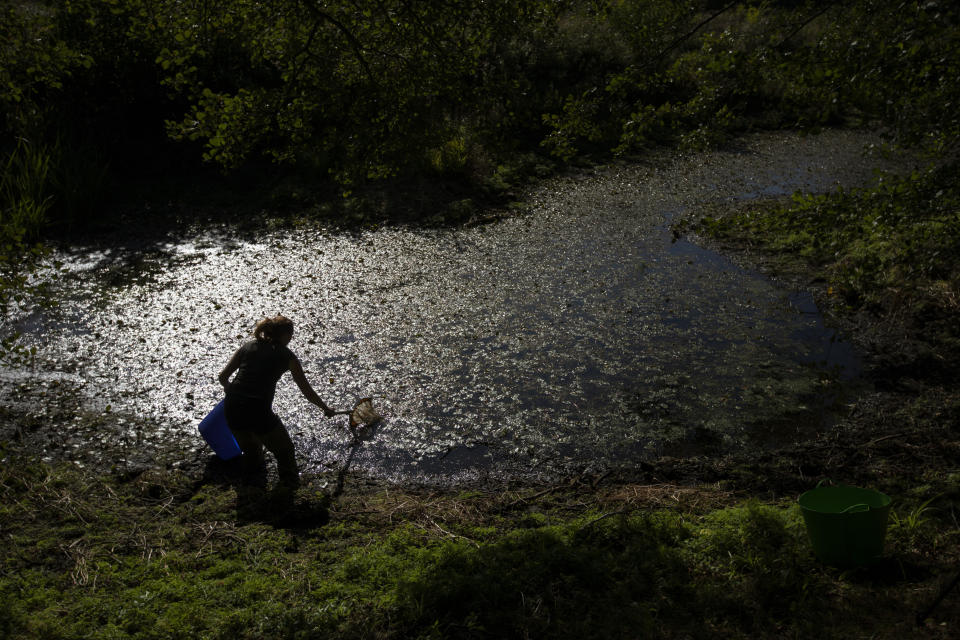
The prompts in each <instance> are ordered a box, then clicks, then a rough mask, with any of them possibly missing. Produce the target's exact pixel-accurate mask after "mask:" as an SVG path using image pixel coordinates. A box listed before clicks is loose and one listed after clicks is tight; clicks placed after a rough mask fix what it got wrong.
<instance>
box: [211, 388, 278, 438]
mask: <svg viewBox="0 0 960 640" xmlns="http://www.w3.org/2000/svg"><path fill="white" fill-rule="evenodd" d="M223 409H224V413H225V414H226V416H227V425H228V426H229V427H230V429H231V430H232V431H252V432H253V433H267V432H268V431H271V430H273V429H275V428H277V427H280V428H281V429H282V428H283V422H282V421H281V420H280V418H279V417H278V416H277V414H275V413H274V412H273V407H272V406H271V403H270V402H267V401H264V400H260V399H258V398H247V397H245V396H232V395H229V394H227V400H226V402H225V403H224V405H223Z"/></svg>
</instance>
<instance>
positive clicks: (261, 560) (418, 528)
mask: <svg viewBox="0 0 960 640" xmlns="http://www.w3.org/2000/svg"><path fill="white" fill-rule="evenodd" d="M925 491H928V492H933V491H936V492H937V493H936V494H933V495H931V496H930V497H934V501H933V504H935V505H938V508H936V509H934V508H932V506H931V503H929V502H928V503H926V504H923V505H922V506H920V507H918V510H917V511H914V512H912V513H923V515H924V518H923V523H922V524H923V526H922V527H920V526H919V525H918V526H901V524H899V523H897V524H896V525H895V526H892V527H891V528H890V537H891V539H890V540H889V544H888V547H889V548H890V549H894V550H896V551H895V554H896V556H895V557H892V558H890V560H889V562H884V563H883V565H882V566H880V567H874V568H870V569H862V570H859V571H853V572H841V571H839V570H836V569H831V568H829V567H825V566H823V565H821V564H820V563H819V562H818V561H817V560H816V559H815V557H814V556H813V555H812V552H811V550H810V548H809V544H808V542H807V540H806V534H805V529H804V527H803V523H802V519H801V517H800V513H799V510H798V508H797V506H796V504H795V501H794V500H792V499H783V500H778V501H774V502H768V503H764V502H760V501H758V500H756V499H745V498H736V497H734V496H733V494H731V493H730V492H727V491H723V490H720V489H718V488H717V487H715V486H714V487H696V486H687V487H680V486H668V485H645V486H641V485H624V484H617V485H611V486H609V487H607V488H598V489H594V488H592V487H590V486H589V485H588V484H583V485H575V486H571V487H565V488H563V489H558V490H556V491H552V492H549V493H544V492H542V491H534V490H532V489H531V490H527V491H520V492H504V493H492V492H489V491H470V492H459V493H455V492H449V493H443V492H432V493H426V492H418V491H414V490H400V489H398V488H395V487H394V488H387V487H384V488H381V489H374V490H369V491H366V492H363V493H358V494H350V492H347V493H345V494H343V495H341V496H339V497H338V498H337V499H336V500H335V501H333V502H330V501H329V499H328V498H327V497H326V496H324V495H322V494H321V493H318V492H315V491H313V490H312V489H309V488H307V489H301V490H300V491H299V493H298V495H297V496H296V502H295V503H294V507H293V510H292V511H282V510H281V511H280V512H278V511H276V510H275V507H274V506H273V505H275V501H274V500H271V495H270V494H269V493H267V494H261V493H258V492H257V491H256V490H250V492H249V493H248V492H247V491H246V490H245V489H242V488H241V489H240V493H238V490H237V488H235V487H233V486H231V485H229V484H225V483H221V482H217V481H215V480H213V479H208V480H202V479H197V478H191V477H188V476H186V475H184V474H180V473H174V472H169V473H168V472H162V473H161V472H148V473H145V474H142V475H140V476H138V477H136V478H133V479H124V478H121V477H118V476H97V475H92V474H90V473H87V472H84V471H81V470H78V469H75V468H73V467H71V466H49V465H45V464H40V463H36V462H31V461H24V460H16V459H11V458H8V459H7V460H6V461H5V465H4V467H3V471H2V472H0V523H2V532H0V533H2V536H3V538H4V546H3V548H2V551H0V566H2V574H0V596H2V597H0V602H2V605H0V607H2V608H0V613H2V615H0V625H2V626H0V631H2V632H3V634H4V637H9V638H151V639H152V638H174V637H176V638H181V637H197V638H418V637H422V638H526V637H551V638H637V637H650V638H673V637H693V638H710V637H751V638H753V637H771V638H772V637H784V636H785V635H786V636H788V637H794V636H796V637H838V638H839V637H857V636H859V635H860V632H861V631H862V629H863V625H864V624H867V625H868V626H869V628H871V629H874V631H875V632H876V633H877V634H878V635H877V636H876V637H890V638H893V637H897V638H903V637H911V635H912V634H913V628H912V626H911V623H912V618H911V617H910V616H911V615H912V614H914V613H915V611H916V610H920V609H921V608H922V605H923V604H924V603H925V602H927V601H929V600H931V599H932V597H933V593H934V590H935V587H936V581H935V579H934V575H935V574H934V573H933V568H935V567H940V570H941V571H944V570H945V569H946V566H948V565H949V563H951V562H955V561H956V556H957V552H956V547H955V546H954V547H953V551H952V552H945V549H947V548H949V545H950V544H954V545H955V542H956V532H955V530H954V529H953V526H952V523H951V522H950V521H949V518H948V517H947V512H946V511H945V508H949V509H952V508H953V506H954V505H955V504H956V498H957V496H956V495H955V494H950V495H948V494H947V493H945V492H944V490H943V487H932V486H930V487H927V488H926V489H925ZM910 499H914V498H913V497H911V498H910ZM908 538H909V540H908ZM921 539H922V540H921ZM906 545H909V546H910V549H909V550H907V549H906ZM924 549H927V551H925V550H924ZM927 553H929V554H930V555H929V556H927V555H924V554H927ZM904 566H907V567H920V566H926V567H928V568H927V569H926V570H924V571H923V572H921V573H922V575H906V574H904V573H903V571H902V567H904ZM897 567H900V569H898V568H897ZM913 573H914V574H917V570H916V569H915V570H914V571H913ZM866 602H871V603H873V604H871V605H870V611H869V612H865V611H860V610H858V608H857V607H858V606H859V605H860V604H862V603H866ZM950 606H951V605H950V603H949V601H948V603H947V604H946V605H944V610H943V611H942V612H941V613H945V612H946V613H947V614H948V615H947V619H950V620H952V621H954V622H956V621H957V617H956V609H957V605H956V603H954V604H953V605H952V606H953V609H952V611H953V613H952V614H949V612H950V611H951V609H950ZM949 615H953V617H952V618H950V617H949ZM865 616H867V617H871V618H876V619H871V620H868V621H867V622H866V623H865V621H864V617H865ZM881 622H882V623H883V624H880V623H881ZM883 625H887V626H888V627H889V629H888V630H886V631H885V630H884V629H883ZM916 637H923V636H920V635H917V636H916Z"/></svg>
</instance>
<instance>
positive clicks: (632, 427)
mask: <svg viewBox="0 0 960 640" xmlns="http://www.w3.org/2000/svg"><path fill="white" fill-rule="evenodd" d="M877 143H878V140H877V139H875V138H874V137H872V136H870V135H869V134H862V133H856V132H830V133H828V134H824V135H823V136H817V137H807V138H802V137H799V136H793V135H786V134H784V135H776V136H760V137H754V138H748V139H744V140H742V141H740V142H739V143H738V144H737V145H736V146H735V147H732V148H730V149H727V150H725V151H722V152H716V153H711V154H698V155H694V156H668V155H666V154H664V155H653V156H650V157H649V158H647V159H646V160H645V161H643V162H641V163H638V164H634V165H630V166H609V167H598V168H595V169H594V170H592V171H588V172H582V173H579V174H576V175H570V176H564V177H562V178H558V179H556V180H552V181H550V182H547V183H545V184H542V185H539V186H538V187H537V188H536V189H535V190H534V191H532V192H531V193H529V194H527V196H526V200H525V202H526V210H525V211H524V212H523V213H522V214H521V215H518V216H516V217H514V218H510V219H506V220H502V221H500V222H497V223H494V224H490V225H485V226H480V227H473V228H466V229H463V228H461V229H447V230H405V229H380V230H369V231H364V232H360V233H350V234H344V233H337V232H333V231H327V230H324V229H315V228H311V229H295V230H284V231H268V230H264V231H262V232H260V233H257V234H255V235H254V236H252V237H251V236H250V235H249V234H245V235H242V236H241V235H239V234H238V233H237V232H236V230H235V229H233V228H230V227H225V226H216V227H213V228H206V229H202V230H199V231H198V232H197V233H196V234H195V235H193V236H192V237H189V238H186V239H184V238H161V239H157V240H155V241H153V242H149V243H146V244H144V243H140V244H137V245H136V246H134V247H133V248H130V247H127V248H120V247H119V246H118V245H117V244H116V243H115V242H113V243H111V242H105V243H101V244H96V243H94V244H91V245H88V246H82V247H80V246H76V247H70V248H66V249H65V250H64V251H63V252H62V253H61V254H60V255H59V256H58V257H59V259H61V260H63V261H64V263H65V264H66V265H67V266H66V271H64V272H62V273H60V274H58V276H57V278H58V285H59V287H60V296H61V304H60V306H59V307H58V308H56V309H52V310H42V309H23V310H21V312H20V313H18V314H16V315H14V316H12V317H10V318H8V319H7V320H6V327H7V328H8V329H9V328H15V329H17V330H19V331H21V332H22V334H23V337H22V338H21V343H22V345H23V346H24V347H25V348H28V349H33V348H35V349H36V355H35V356H33V357H31V358H29V359H28V361H24V362H22V363H13V364H10V365H6V366H5V367H4V368H3V370H2V372H0V373H2V375H0V385H2V386H3V392H4V396H5V397H7V398H9V402H8V403H7V404H6V405H5V406H4V407H3V409H2V410H3V412H4V414H5V415H4V416H3V418H4V420H3V422H4V427H3V429H4V432H3V434H2V435H0V437H2V438H3V439H4V440H7V441H9V442H10V443H11V444H12V446H15V447H16V448H17V449H21V450H27V451H33V452H36V453H37V454H38V455H41V456H42V457H45V458H47V459H50V460H71V461H73V462H75V463H76V464H80V465H85V466H89V467H92V468H98V469H110V468H114V467H116V468H120V469H123V468H140V467H144V466H150V465H160V466H170V467H177V468H190V469H197V470H199V469H202V468H205V467H206V465H207V463H208V462H209V452H208V450H207V449H206V447H205V446H203V444H202V441H200V439H199V437H198V436H197V434H196V430H195V429H196V423H197V422H198V421H199V419H200V418H202V416H203V414H204V413H205V412H206V411H207V410H208V409H209V408H210V407H212V406H213V404H215V402H216V400H217V399H218V394H219V387H218V385H217V384H216V383H215V381H214V379H215V376H216V373H217V372H218V371H219V369H220V367H221V366H222V364H223V362H224V361H225V360H226V359H227V358H228V357H229V355H230V353H232V350H233V349H234V348H235V347H236V346H238V345H239V344H240V342H242V340H244V339H245V337H246V336H247V335H248V332H249V330H250V328H251V327H252V325H253V323H254V322H255V321H256V320H257V319H258V318H259V317H260V316H262V315H267V314H272V313H277V312H283V313H285V314H287V315H290V316H292V317H293V318H294V320H295V321H296V322H297V324H298V329H299V330H298V335H297V337H296V338H295V342H294V344H293V346H294V347H295V348H296V350H297V351H298V353H299V354H300V356H301V358H302V359H303V360H304V363H305V365H306V368H307V370H308V374H310V375H311V376H312V377H313V378H314V380H315V381H316V382H317V387H318V390H319V391H320V393H321V395H322V396H324V397H325V398H326V399H327V400H328V402H330V403H331V404H335V405H344V404H348V403H349V402H350V401H351V400H352V399H354V398H356V397H360V396H366V395H372V396H374V397H375V398H376V399H377V402H378V405H379V406H380V408H381V411H382V412H383V413H384V414H385V415H386V416H387V420H386V421H385V423H384V425H383V426H382V428H381V429H380V430H379V431H378V432H375V433H374V434H372V437H370V438H369V439H367V440H366V441H364V442H362V443H360V444H359V445H354V444H352V443H351V441H350V438H349V436H348V435H347V434H346V433H345V432H344V431H343V430H342V428H341V427H342V425H340V424H338V423H337V422H336V420H333V421H324V420H322V419H320V417H319V416H318V415H316V414H315V413H313V412H312V408H311V407H309V405H307V404H306V403H305V402H304V401H303V400H302V399H301V398H299V397H298V396H297V395H296V392H295V389H294V388H293V385H289V384H288V385H283V388H282V389H281V392H280V394H279V395H278V400H277V408H278V412H279V413H280V414H281V415H282V416H284V417H285V419H286V420H287V422H288V425H289V427H290V430H291V432H292V434H293V438H294V441H295V443H296V445H297V448H298V455H299V458H300V459H301V460H302V461H303V467H304V469H303V470H304V473H305V474H308V475H311V476H314V477H317V478H322V479H324V480H322V481H323V482H327V483H329V482H330V481H335V480H337V479H338V478H340V477H344V476H345V475H346V473H345V471H348V472H349V475H350V476H351V477H361V476H365V477H369V478H373V479H376V480H377V481H389V482H406V483H432V484H466V483H508V482H513V481H521V480H524V481H530V480H537V481H544V482H546V481H551V480H556V479H558V478H564V477H570V476H575V475H583V474H593V475H597V476H601V475H603V474H607V473H633V472H634V470H637V469H639V470H641V471H644V473H646V472H647V471H646V470H649V469H655V467H656V466H657V463H658V461H662V460H664V459H665V458H670V459H675V460H702V459H705V458H704V456H708V457H709V458H711V459H719V457H720V456H737V455H745V456H748V457H749V456H755V455H757V454H758V452H764V451H770V450H776V449H782V448H784V447H790V446H795V445H798V443H806V442H810V441H816V440H817V439H819V438H822V437H829V434H831V433H833V432H834V428H835V426H836V425H837V421H838V420H842V419H843V414H844V412H845V410H846V408H847V407H849V405H850V404H851V402H853V399H854V398H856V397H857V394H860V393H862V392H864V391H863V389H864V387H862V383H863V380H862V377H861V376H860V372H861V369H862V366H863V365H862V363H861V355H862V354H861V353H860V352H858V350H857V349H856V348H854V347H853V346H852V344H851V343H849V342H848V341H846V340H844V339H839V340H838V338H839V337H840V336H838V335H837V333H836V331H835V330H834V329H833V328H831V326H830V325H829V323H825V322H824V319H823V317H822V316H821V314H820V313H819V311H818V309H817V307H816V304H815V299H814V298H811V297H810V296H809V295H808V294H807V293H806V292H805V290H804V289H802V288H797V287H784V286H783V285H782V284H780V283H777V282H776V281H774V280H771V278H769V277H768V276H767V275H764V274H763V273H761V272H760V271H758V270H756V269H754V268H753V267H752V266H750V265H749V264H746V263H739V262H737V261H734V260H731V259H730V258H729V256H727V255H725V254H723V253H722V252H717V251H714V250H712V249H708V248H704V247H703V246H700V245H699V244H697V243H696V242H691V241H689V240H687V239H684V238H679V239H678V238H676V237H674V236H673V234H672V233H671V231H670V224H671V222H672V221H674V220H675V219H676V218H677V216H681V215H685V214H686V213H688V212H690V211H691V210H696V209H697V208H698V207H700V206H703V205H704V204H705V203H718V202H719V203H724V202H736V201H743V200H749V199H752V198H758V197H776V196H782V195H787V194H790V193H792V192H793V191H795V190H804V191H812V192H818V191H823V190H827V189H830V188H833V187H834V186H836V185H837V184H844V185H846V186H854V185H857V184H863V183H865V182H866V181H868V180H869V179H870V177H871V175H872V172H873V170H874V168H875V167H877V166H879V165H881V164H885V162H884V161H883V160H882V159H881V158H880V157H879V156H877V155H875V154H871V153H870V148H871V147H870V145H871V144H873V145H876V144H877ZM874 148H875V147H874ZM866 388H869V385H868V387H866ZM764 455H766V454H764ZM661 466H662V463H661Z"/></svg>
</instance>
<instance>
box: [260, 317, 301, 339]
mask: <svg viewBox="0 0 960 640" xmlns="http://www.w3.org/2000/svg"><path fill="white" fill-rule="evenodd" d="M292 333H293V320H291V319H290V318H287V317H285V316H274V317H272V318H264V319H263V320H261V321H260V322H258V323H257V326H256V327H254V329H253V337H254V338H256V339H257V341H258V342H269V343H271V344H274V343H277V342H279V341H280V339H281V338H282V337H283V336H285V335H289V334H292Z"/></svg>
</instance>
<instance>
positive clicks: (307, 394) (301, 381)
mask: <svg viewBox="0 0 960 640" xmlns="http://www.w3.org/2000/svg"><path fill="white" fill-rule="evenodd" d="M290 375H292V376H293V380H294V382H296V383H297V386H298V387H300V393H302V394H303V397H304V398H306V399H307V400H309V401H310V402H312V403H313V404H315V405H317V406H318V407H320V408H321V409H322V410H323V414H324V415H325V416H327V417H328V418H329V417H330V416H332V415H335V414H336V412H335V411H334V410H333V409H331V408H330V407H328V406H327V403H325V402H324V401H323V400H321V399H320V396H318V395H317V392H316V391H314V390H313V387H311V386H310V382H309V381H308V380H307V376H306V374H304V373H303V366H302V365H301V364H300V360H298V359H297V358H296V357H295V356H294V357H293V358H290Z"/></svg>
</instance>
